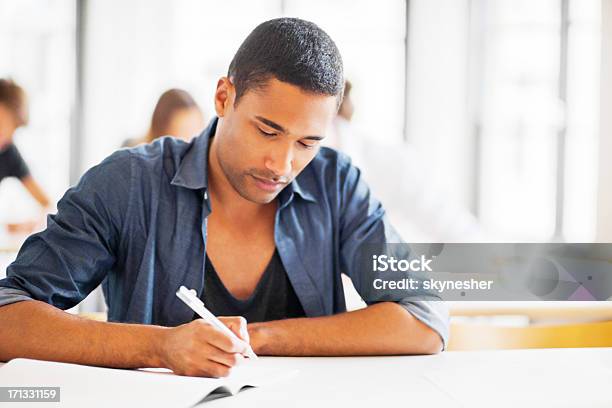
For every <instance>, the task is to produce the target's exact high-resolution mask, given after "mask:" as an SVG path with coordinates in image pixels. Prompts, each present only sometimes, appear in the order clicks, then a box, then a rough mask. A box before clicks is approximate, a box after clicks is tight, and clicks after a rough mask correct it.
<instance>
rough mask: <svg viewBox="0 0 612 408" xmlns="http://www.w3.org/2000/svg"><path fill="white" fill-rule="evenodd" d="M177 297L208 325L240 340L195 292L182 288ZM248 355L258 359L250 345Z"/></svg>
mask: <svg viewBox="0 0 612 408" xmlns="http://www.w3.org/2000/svg"><path fill="white" fill-rule="evenodd" d="M176 296H178V298H179V299H181V300H182V301H183V302H184V303H185V304H186V305H187V306H189V307H190V308H191V310H193V311H194V312H196V313H197V314H198V315H199V316H200V317H201V318H202V319H204V320H205V321H206V322H207V323H210V324H212V325H213V326H215V327H216V328H217V329H219V330H221V331H222V332H223V333H225V334H226V335H228V336H230V337H232V338H233V339H235V340H240V339H239V338H238V336H236V334H234V332H233V331H231V330H230V329H229V328H228V327H227V326H226V325H224V324H223V323H222V322H221V320H219V319H217V317H216V316H215V315H214V314H212V313H211V312H210V310H208V309H207V308H206V307H205V306H204V303H202V301H201V300H200V299H199V298H198V297H197V296H196V295H195V291H194V290H189V289H187V288H186V287H185V286H181V287H180V288H179V290H177V291H176ZM246 355H247V357H249V358H252V359H256V358H257V354H255V352H254V351H253V349H252V348H251V346H250V345H249V346H248V348H247V350H246Z"/></svg>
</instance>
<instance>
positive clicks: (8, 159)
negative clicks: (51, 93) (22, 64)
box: [0, 79, 50, 234]
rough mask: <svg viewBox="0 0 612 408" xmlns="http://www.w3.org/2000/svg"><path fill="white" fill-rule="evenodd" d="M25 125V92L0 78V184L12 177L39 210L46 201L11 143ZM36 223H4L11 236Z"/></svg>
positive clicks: (7, 80)
mask: <svg viewBox="0 0 612 408" xmlns="http://www.w3.org/2000/svg"><path fill="white" fill-rule="evenodd" d="M27 123H28V103H27V97H26V93H25V91H24V90H23V89H22V88H21V87H20V86H19V85H17V84H16V83H15V82H13V81H12V80H10V79H0V182H1V181H2V180H3V179H5V178H7V177H15V178H17V179H19V180H20V181H21V183H22V184H23V186H24V187H25V188H26V190H28V192H29V193H30V194H31V195H32V197H34V199H35V200H36V201H37V202H38V203H39V204H40V205H41V207H43V208H45V209H46V208H47V207H49V205H50V201H49V198H48V197H47V195H46V194H45V192H44V191H43V190H42V188H41V187H40V185H39V184H38V183H37V182H36V180H34V178H33V177H32V175H31V174H30V170H29V169H28V165H27V164H26V162H25V161H24V160H23V158H22V157H21V154H20V153H19V150H18V149H17V146H15V145H14V144H13V137H14V135H15V131H16V130H17V129H18V128H19V127H21V126H25V125H27ZM38 224H39V223H38V222H37V221H35V220H32V221H28V222H23V223H15V224H8V225H7V227H8V230H9V232H12V233H24V234H26V233H30V232H32V231H33V230H34V229H35V228H36V227H37V225H38Z"/></svg>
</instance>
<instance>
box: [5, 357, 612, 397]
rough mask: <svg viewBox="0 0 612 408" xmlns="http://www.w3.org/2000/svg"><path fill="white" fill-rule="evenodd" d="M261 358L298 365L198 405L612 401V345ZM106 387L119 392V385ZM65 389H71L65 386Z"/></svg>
mask: <svg viewBox="0 0 612 408" xmlns="http://www.w3.org/2000/svg"><path fill="white" fill-rule="evenodd" d="M261 363H262V364H263V365H265V366H268V367H273V368H277V369H278V368H287V369H298V370H299V372H298V374H297V375H296V376H293V377H291V378H290V379H287V380H285V381H284V382H281V383H276V384H272V385H267V386H264V387H261V388H255V389H250V390H246V391H242V392H241V393H239V394H238V395H236V396H233V397H226V398H222V399H218V400H215V401H210V402H206V403H203V404H200V405H199V406H200V407H213V408H218V407H246V406H248V407H270V408H274V407H283V408H285V407H288V406H289V407H292V408H293V407H309V408H311V407H315V408H322V407H364V408H365V407H367V408H373V407H398V406H401V407H427V408H429V407H487V408H488V407H491V406H494V407H513V408H515V407H611V406H612V392H610V384H612V348H605V349H604V348H602V349H548V350H511V351H485V352H446V353H442V354H440V355H435V356H406V357H350V358H349V357H341V358H322V357H318V358H317V357H315V358H287V357H263V358H262V359H261ZM1 385H9V384H1ZM125 386H126V387H129V386H130V385H129V384H125ZM68 388H69V387H68ZM104 391H106V390H104ZM108 391H110V392H112V393H113V394H114V395H116V396H120V394H121V389H116V390H108ZM62 392H63V393H64V392H70V390H69V389H65V388H62ZM92 402H94V401H89V404H88V401H83V403H82V406H83V407H87V406H91V405H95V402H94V404H92ZM98 402H100V401H98ZM19 404H23V403H19ZM26 405H27V404H26ZM26 405H18V406H20V407H21V406H26ZM38 405H40V404H38ZM38 405H36V406H38ZM51 405H53V406H60V407H61V406H62V405H61V403H60V404H51ZM51 405H50V406H51ZM16 406H17V405H16ZM150 406H152V405H150Z"/></svg>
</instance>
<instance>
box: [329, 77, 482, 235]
mask: <svg viewBox="0 0 612 408" xmlns="http://www.w3.org/2000/svg"><path fill="white" fill-rule="evenodd" d="M344 86H345V88H344V99H343V100H342V103H341V105H340V108H339V110H338V114H337V115H336V117H335V118H334V121H333V123H332V128H331V132H330V135H329V136H328V137H327V140H326V145H327V146H329V147H332V148H334V149H336V150H339V151H342V152H343V153H345V154H347V155H348V156H350V157H351V161H352V162H353V164H355V165H356V166H357V167H359V168H361V169H367V174H368V180H369V181H370V183H371V185H372V188H373V189H374V190H375V191H376V193H377V194H378V195H379V196H380V197H382V198H383V200H384V201H385V202H386V206H387V210H388V211H389V213H391V214H393V215H394V216H393V219H394V221H395V223H396V224H397V225H398V226H402V227H405V228H402V230H403V231H411V232H410V233H405V234H404V235H406V237H407V238H408V240H413V239H415V238H417V239H426V240H434V241H441V242H471V241H473V242H476V241H481V240H483V239H484V238H485V232H484V231H483V230H482V228H481V226H480V223H479V222H478V220H477V219H476V217H474V215H473V214H471V213H470V212H469V211H468V210H466V209H464V208H461V206H460V205H458V204H456V203H454V202H453V199H452V198H451V197H450V196H449V195H448V193H447V192H446V191H445V190H444V189H443V188H441V187H440V186H437V185H435V184H434V183H432V182H431V178H430V177H429V176H428V172H427V169H428V166H429V164H428V163H427V160H424V159H423V158H422V155H421V154H420V152H419V151H418V149H417V148H416V147H415V146H413V145H411V144H409V143H405V142H404V143H401V144H400V145H397V144H390V145H386V144H384V143H381V142H380V141H374V140H372V138H370V137H368V135H366V134H365V132H364V131H363V130H362V129H360V128H359V127H358V126H355V125H354V123H353V121H352V119H353V116H354V113H355V105H354V103H353V97H352V92H351V91H352V89H353V84H352V83H351V82H350V81H349V80H347V81H345V85H344ZM366 152H367V154H366ZM390 174H391V175H401V179H402V182H401V183H396V182H390V179H389V175H390ZM415 228H416V231H415ZM413 234H414V235H415V236H412V237H411V235H413Z"/></svg>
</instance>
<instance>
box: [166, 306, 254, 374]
mask: <svg viewBox="0 0 612 408" xmlns="http://www.w3.org/2000/svg"><path fill="white" fill-rule="evenodd" d="M219 320H221V321H222V322H223V323H224V324H225V325H226V326H228V327H229V328H230V329H231V330H232V331H233V332H234V333H235V334H236V336H238V338H239V339H240V340H235V339H232V338H231V337H229V336H227V335H226V334H224V333H223V332H222V331H220V330H219V329H217V328H215V327H214V326H212V325H210V324H209V323H207V322H205V321H204V320H203V319H197V320H194V321H192V322H190V323H186V324H183V325H181V326H178V327H174V328H171V329H168V330H167V332H166V333H165V335H164V336H163V337H162V339H161V349H160V352H161V353H160V359H161V361H162V365H163V366H165V367H167V368H170V369H171V370H172V371H174V373H175V374H179V375H189V376H198V377H225V376H227V375H229V373H230V372H231V369H232V367H234V366H235V365H237V364H239V363H240V362H241V361H242V360H243V358H244V357H243V354H244V353H245V352H246V350H247V348H248V334H246V333H247V331H246V320H245V319H244V318H242V317H220V318H219Z"/></svg>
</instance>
